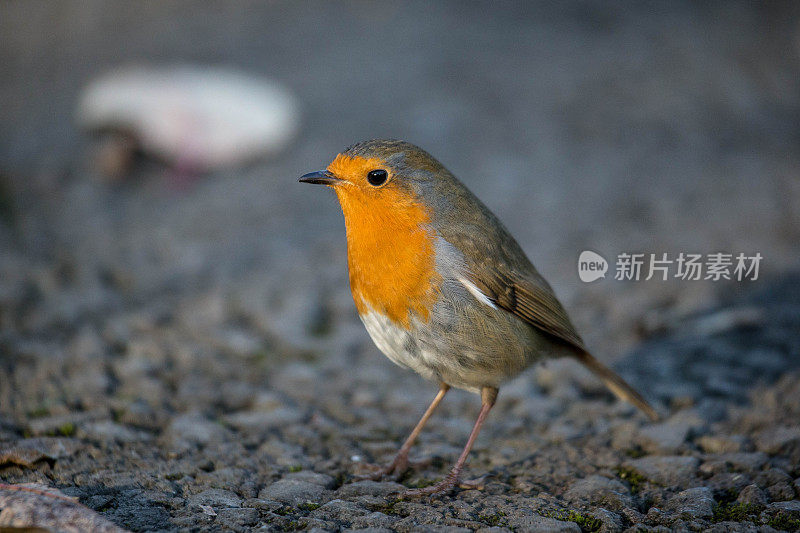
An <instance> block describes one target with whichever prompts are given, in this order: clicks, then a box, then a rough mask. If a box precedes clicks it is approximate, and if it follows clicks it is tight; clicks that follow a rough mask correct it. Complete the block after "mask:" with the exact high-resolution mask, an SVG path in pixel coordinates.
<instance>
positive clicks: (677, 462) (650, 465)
mask: <svg viewBox="0 0 800 533" xmlns="http://www.w3.org/2000/svg"><path fill="white" fill-rule="evenodd" d="M699 463H700V461H699V460H698V459H697V458H696V457H688V456H677V455H671V456H664V457H661V456H651V457H641V458H639V459H632V460H630V461H627V462H626V463H625V466H628V467H630V468H633V469H634V470H636V471H637V472H639V473H640V474H641V475H643V476H644V477H645V478H647V479H649V480H650V481H652V482H654V483H657V484H659V485H663V486H678V487H682V486H686V485H688V484H689V483H691V481H692V480H693V479H694V477H695V472H696V471H697V466H698V464H699Z"/></svg>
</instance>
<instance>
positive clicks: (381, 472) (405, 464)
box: [353, 453, 425, 481]
mask: <svg viewBox="0 0 800 533" xmlns="http://www.w3.org/2000/svg"><path fill="white" fill-rule="evenodd" d="M424 464H425V462H422V463H413V464H412V463H410V462H409V460H408V454H403V453H399V454H397V456H396V457H395V458H394V460H393V461H392V462H391V463H389V464H388V465H386V466H384V467H378V468H377V470H375V471H374V472H370V473H369V474H362V475H357V476H353V477H354V479H355V480H356V481H366V480H370V481H381V480H382V479H386V478H389V479H391V480H393V481H397V480H398V479H400V478H401V477H402V476H403V474H405V473H406V472H407V471H408V470H409V469H410V468H417V467H419V466H420V465H424ZM373 468H375V467H373Z"/></svg>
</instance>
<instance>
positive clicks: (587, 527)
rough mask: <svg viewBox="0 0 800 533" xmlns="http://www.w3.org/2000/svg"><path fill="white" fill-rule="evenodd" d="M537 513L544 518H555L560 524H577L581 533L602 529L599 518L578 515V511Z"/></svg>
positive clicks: (590, 532)
mask: <svg viewBox="0 0 800 533" xmlns="http://www.w3.org/2000/svg"><path fill="white" fill-rule="evenodd" d="M537 512H538V513H539V514H540V515H542V516H544V517H546V518H555V519H556V520H561V521H562V522H574V523H576V524H578V527H580V528H581V531H584V532H587V533H593V532H595V531H600V528H602V527H603V522H602V520H600V519H599V518H594V517H592V516H586V515H583V514H581V513H579V512H578V511H573V510H572V509H569V510H563V511H537Z"/></svg>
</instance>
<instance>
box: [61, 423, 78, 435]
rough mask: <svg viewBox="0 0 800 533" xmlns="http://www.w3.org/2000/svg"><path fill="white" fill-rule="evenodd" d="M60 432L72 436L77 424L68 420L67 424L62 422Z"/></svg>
mask: <svg viewBox="0 0 800 533" xmlns="http://www.w3.org/2000/svg"><path fill="white" fill-rule="evenodd" d="M58 434H59V435H62V436H64V437H71V436H73V435H74V434H75V424H73V423H72V422H67V423H66V424H61V425H60V426H59V427H58Z"/></svg>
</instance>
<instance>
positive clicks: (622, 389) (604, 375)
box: [575, 350, 659, 422]
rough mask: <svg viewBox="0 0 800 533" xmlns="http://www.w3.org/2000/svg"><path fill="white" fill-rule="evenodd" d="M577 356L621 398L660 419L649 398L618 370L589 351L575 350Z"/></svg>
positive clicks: (653, 419)
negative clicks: (643, 395)
mask: <svg viewBox="0 0 800 533" xmlns="http://www.w3.org/2000/svg"><path fill="white" fill-rule="evenodd" d="M575 357H577V358H578V360H579V361H580V362H581V363H583V364H584V365H586V366H587V367H588V368H589V370H591V371H592V372H594V374H595V375H596V376H597V377H599V378H600V379H601V380H602V381H603V383H605V384H606V387H608V388H609V389H611V392H613V393H614V394H616V395H617V397H618V398H619V399H621V400H624V401H626V402H628V403H630V404H633V405H635V406H636V407H638V408H639V409H641V411H642V412H643V413H644V414H646V415H647V416H648V418H650V420H652V421H654V422H655V421H656V420H658V419H659V416H658V413H656V410H655V409H653V407H652V406H651V405H650V404H649V403H647V400H645V399H644V398H642V395H641V394H639V393H638V392H636V391H635V390H634V389H633V387H631V386H630V385H628V384H627V383H626V382H625V380H624V379H622V378H621V377H620V376H619V375H618V374H617V373H616V372H614V371H613V370H611V369H610V368H608V367H607V366H606V365H604V364H603V363H601V362H600V361H598V360H597V359H595V358H594V356H593V355H592V354H590V353H589V352H587V351H583V350H581V351H578V350H575Z"/></svg>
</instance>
